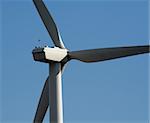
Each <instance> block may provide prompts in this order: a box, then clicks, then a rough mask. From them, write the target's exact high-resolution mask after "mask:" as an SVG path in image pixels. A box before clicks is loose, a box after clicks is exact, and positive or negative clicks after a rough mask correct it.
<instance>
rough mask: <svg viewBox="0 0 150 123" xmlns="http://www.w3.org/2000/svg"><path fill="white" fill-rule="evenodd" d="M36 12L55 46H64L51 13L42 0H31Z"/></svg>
mask: <svg viewBox="0 0 150 123" xmlns="http://www.w3.org/2000/svg"><path fill="white" fill-rule="evenodd" d="M33 2H34V4H35V6H36V8H37V10H38V13H39V15H40V17H41V19H42V21H43V23H44V25H45V27H46V29H47V31H48V33H49V35H50V37H51V39H52V40H53V43H54V44H55V46H56V47H59V48H63V49H64V48H65V46H64V44H63V42H62V40H61V36H60V33H59V30H58V28H57V26H56V24H55V22H54V20H53V18H52V16H51V14H50V13H49V12H48V9H47V8H46V6H45V4H44V3H43V1H42V0H33Z"/></svg>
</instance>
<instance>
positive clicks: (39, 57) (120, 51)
mask: <svg viewBox="0 0 150 123" xmlns="http://www.w3.org/2000/svg"><path fill="white" fill-rule="evenodd" d="M33 2H34V4H35V6H36V9H37V10H38V13H39V15H40V17H41V19H42V21H43V23H44V25H45V27H46V29H47V31H48V33H49V36H50V37H51V39H52V41H53V43H54V45H55V47H53V48H50V47H41V48H35V49H33V51H32V53H33V57H34V60H35V61H40V62H45V63H48V64H49V76H48V78H47V80H46V81H45V85H44V87H43V90H42V94H41V97H40V100H39V103H38V107H37V110H36V114H35V117H34V121H33V122H34V123H42V122H43V119H44V116H45V113H46V111H47V108H48V106H49V107H50V108H49V109H50V122H51V123H63V100H62V80H61V76H62V70H63V68H64V65H65V64H66V63H67V62H69V61H70V60H72V59H76V60H80V61H82V62H87V63H91V62H99V61H105V60H111V59H116V58H121V57H127V56H132V55H138V54H144V53H149V52H150V45H143V46H128V47H113V48H99V49H90V50H80V51H69V50H68V49H66V48H65V46H64V44H63V42H62V40H61V36H60V33H59V30H58V28H57V26H56V24H55V22H54V20H53V18H52V16H51V14H50V13H49V12H48V10H47V8H46V6H45V4H44V3H43V1H42V0H33Z"/></svg>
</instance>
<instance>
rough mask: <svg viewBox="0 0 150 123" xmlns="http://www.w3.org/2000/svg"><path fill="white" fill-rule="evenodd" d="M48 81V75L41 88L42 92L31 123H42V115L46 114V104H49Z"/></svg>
mask: <svg viewBox="0 0 150 123" xmlns="http://www.w3.org/2000/svg"><path fill="white" fill-rule="evenodd" d="M48 81H49V77H48V78H47V80H46V81H45V84H44V87H43V90H42V94H41V97H40V100H39V104H38V107H37V110H36V114H35V117H34V121H33V123H42V121H43V119H44V116H45V114H46V111H47V108H48V105H49V101H48V99H49V98H48V93H49V89H48Z"/></svg>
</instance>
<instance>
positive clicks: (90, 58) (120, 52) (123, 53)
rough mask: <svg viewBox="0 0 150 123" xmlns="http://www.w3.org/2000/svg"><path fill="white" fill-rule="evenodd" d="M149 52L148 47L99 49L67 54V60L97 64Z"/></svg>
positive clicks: (149, 48)
mask: <svg viewBox="0 0 150 123" xmlns="http://www.w3.org/2000/svg"><path fill="white" fill-rule="evenodd" d="M149 52H150V45H144V46H129V47H114V48H100V49H91V50H81V51H73V52H69V59H76V60H80V61H82V62H99V61H105V60H110V59H116V58H121V57H127V56H132V55H138V54H143V53H149Z"/></svg>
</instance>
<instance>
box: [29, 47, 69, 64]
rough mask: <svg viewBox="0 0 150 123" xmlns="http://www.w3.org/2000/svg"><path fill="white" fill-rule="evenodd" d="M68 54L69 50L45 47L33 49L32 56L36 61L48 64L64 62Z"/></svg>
mask: <svg viewBox="0 0 150 123" xmlns="http://www.w3.org/2000/svg"><path fill="white" fill-rule="evenodd" d="M67 52H68V50H67V49H60V48H58V47H54V48H50V47H44V48H35V49H33V51H32V54H33V58H34V60H35V61H40V62H46V63H48V62H50V61H56V62H60V61H62V60H63V59H64V58H65V57H66V56H67Z"/></svg>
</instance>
